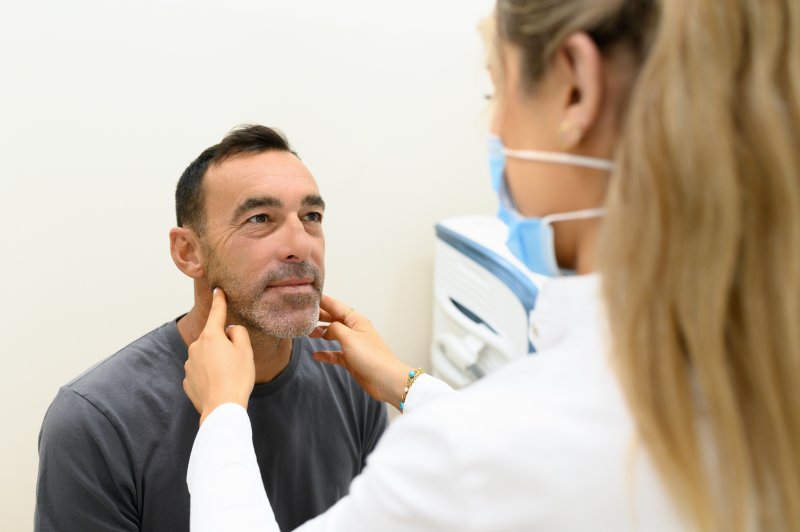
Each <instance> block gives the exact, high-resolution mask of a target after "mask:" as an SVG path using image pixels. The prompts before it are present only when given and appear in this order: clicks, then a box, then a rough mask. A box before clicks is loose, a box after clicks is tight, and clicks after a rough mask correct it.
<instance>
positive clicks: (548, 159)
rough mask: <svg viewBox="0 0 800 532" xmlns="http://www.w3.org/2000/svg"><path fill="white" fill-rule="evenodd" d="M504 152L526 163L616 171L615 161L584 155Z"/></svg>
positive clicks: (526, 151) (528, 151)
mask: <svg viewBox="0 0 800 532" xmlns="http://www.w3.org/2000/svg"><path fill="white" fill-rule="evenodd" d="M503 151H504V152H505V154H506V157H514V158H515V159H524V160H526V161H538V162H542V163H555V164H569V165H573V166H584V167H586V168H594V169H596V170H608V171H611V170H613V169H614V162H613V161H609V160H607V159H598V158H597V157H586V156H584V155H572V154H571V153H558V152H551V151H538V150H510V149H508V148H505V149H504V150H503Z"/></svg>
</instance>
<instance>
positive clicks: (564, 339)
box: [187, 275, 686, 532]
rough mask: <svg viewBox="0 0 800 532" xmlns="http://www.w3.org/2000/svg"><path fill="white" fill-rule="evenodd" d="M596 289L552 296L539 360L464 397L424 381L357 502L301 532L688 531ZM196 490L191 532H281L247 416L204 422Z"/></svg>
mask: <svg viewBox="0 0 800 532" xmlns="http://www.w3.org/2000/svg"><path fill="white" fill-rule="evenodd" d="M599 289H600V287H599V278H598V276H597V275H590V276H578V277H565V278H559V279H554V280H552V281H548V282H547V283H546V284H545V285H544V286H543V287H542V290H541V292H540V294H539V298H538V301H537V307H536V310H535V311H534V316H533V319H532V323H533V325H534V330H535V331H536V334H535V336H536V344H537V348H538V353H537V354H535V355H532V356H530V357H526V358H524V359H520V360H518V361H516V362H512V363H510V364H509V365H507V366H505V367H504V368H501V369H500V370H498V371H497V372H495V373H493V374H491V375H489V376H487V377H486V378H484V379H482V380H481V381H479V382H477V383H476V384H474V385H472V386H470V387H468V388H466V389H464V390H462V391H459V392H455V391H452V390H450V389H449V388H447V387H446V385H444V384H443V383H441V382H440V381H437V380H436V379H434V378H433V377H430V376H427V375H423V376H422V377H420V378H419V379H417V381H416V383H415V384H414V385H413V386H412V389H411V391H410V392H409V395H408V400H407V402H406V413H405V414H404V415H403V416H402V417H401V418H400V419H398V420H396V421H395V422H393V423H392V424H391V425H390V427H389V429H388V430H387V431H386V433H385V434H384V436H383V438H382V440H381V441H380V442H379V444H378V446H377V448H376V449H375V451H374V452H373V453H372V454H371V455H370V457H369V459H368V462H367V467H366V469H365V470H364V471H363V473H362V474H361V475H360V476H359V477H358V478H356V479H355V480H354V481H353V483H352V484H351V487H350V494H349V495H348V496H346V497H344V498H343V499H342V500H340V501H339V502H338V503H337V504H336V505H335V506H333V507H332V508H331V509H330V510H328V511H327V512H326V513H324V514H323V515H320V516H318V517H316V518H315V519H312V520H311V521H308V522H307V523H305V524H304V525H303V526H302V527H301V528H300V529H299V530H302V531H318V530H319V531H322V530H324V531H347V532H358V531H364V532H366V531H369V532H376V531H380V532H392V531H408V530H427V531H437V532H439V531H444V530H458V531H464V532H469V531H481V532H485V531H493V532H499V531H538V530H543V531H550V532H553V531H585V530H597V531H627V530H646V531H672V530H684V529H685V528H686V527H685V526H682V525H681V523H680V521H679V519H678V516H677V513H676V511H675V508H674V506H673V504H672V502H671V500H670V499H669V497H668V496H667V493H666V491H665V488H664V486H663V485H662V483H661V481H660V479H659V477H658V475H657V474H656V472H655V470H654V467H653V465H652V464H651V462H650V460H649V458H648V455H647V453H646V451H645V449H644V448H643V447H642V445H641V444H637V442H636V438H635V436H634V431H633V423H632V418H631V414H630V412H629V410H628V408H627V405H626V403H625V401H624V399H623V397H622V393H621V390H620V388H619V384H618V382H617V380H616V378H615V376H614V374H613V373H612V371H611V369H610V366H609V360H608V356H607V352H608V351H607V339H608V337H607V334H606V331H605V320H604V313H603V311H602V305H601V302H600V297H599ZM187 481H188V484H189V491H190V492H191V526H192V530H193V531H194V532H205V531H212V530H213V531H218V530H231V531H237V532H245V531H250V530H270V531H272V530H275V531H277V530H278V527H277V525H276V523H275V520H274V517H273V516H272V513H271V510H270V507H269V504H268V501H267V498H266V495H265V493H264V490H263V487H262V485H261V477H260V475H259V472H258V466H257V463H256V458H255V454H254V452H253V448H252V437H251V434H250V425H249V419H248V417H247V414H246V412H245V410H244V409H243V408H241V407H240V406H237V405H232V404H229V405H223V406H221V407H219V408H217V409H216V410H215V411H214V412H212V413H211V414H210V415H209V416H208V418H207V419H206V421H205V423H204V424H203V426H202V427H201V429H200V431H199V433H198V435H197V439H196V440H195V444H194V448H193V450H192V457H191V461H190V464H189V473H188V477H187Z"/></svg>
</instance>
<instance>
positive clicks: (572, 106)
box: [558, 32, 605, 149]
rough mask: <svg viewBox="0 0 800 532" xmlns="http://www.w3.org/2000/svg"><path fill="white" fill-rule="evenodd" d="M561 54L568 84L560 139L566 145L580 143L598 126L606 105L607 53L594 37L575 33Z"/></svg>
mask: <svg viewBox="0 0 800 532" xmlns="http://www.w3.org/2000/svg"><path fill="white" fill-rule="evenodd" d="M558 54H559V55H560V58H559V62H560V63H561V66H562V67H563V68H564V69H565V70H564V73H565V75H566V82H567V84H566V87H567V92H566V93H565V97H564V101H563V112H562V121H561V124H560V126H559V140H560V142H561V144H562V147H563V148H564V149H570V148H574V147H575V146H577V145H578V144H579V143H580V141H581V140H582V139H583V138H585V137H586V135H587V133H588V132H589V131H590V130H591V129H592V128H593V127H594V125H595V123H596V122H597V120H598V117H599V115H600V110H601V107H602V105H603V98H604V96H605V94H604V84H603V56H602V55H601V54H600V50H598V48H597V45H595V43H594V41H593V40H592V38H591V37H589V36H588V35H587V34H586V33H584V32H578V33H573V34H572V35H570V36H569V37H567V39H566V40H565V41H564V44H563V45H562V46H561V49H560V50H559V52H558Z"/></svg>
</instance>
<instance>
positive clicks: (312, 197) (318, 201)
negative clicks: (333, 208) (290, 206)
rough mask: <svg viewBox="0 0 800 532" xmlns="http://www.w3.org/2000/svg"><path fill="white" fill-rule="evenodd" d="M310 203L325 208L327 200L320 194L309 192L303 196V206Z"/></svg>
mask: <svg viewBox="0 0 800 532" xmlns="http://www.w3.org/2000/svg"><path fill="white" fill-rule="evenodd" d="M308 205H311V206H314V207H319V208H320V209H322V210H325V200H323V199H322V196H320V195H319V194H309V195H308V196H306V197H305V198H303V206H308Z"/></svg>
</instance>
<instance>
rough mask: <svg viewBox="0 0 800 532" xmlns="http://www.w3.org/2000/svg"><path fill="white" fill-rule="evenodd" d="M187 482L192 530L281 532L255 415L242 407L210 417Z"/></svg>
mask: <svg viewBox="0 0 800 532" xmlns="http://www.w3.org/2000/svg"><path fill="white" fill-rule="evenodd" d="M186 483H187V485H188V487H189V494H190V496H191V499H190V504H191V509H190V521H189V522H190V528H191V530H192V532H212V531H215V532H216V531H219V530H236V531H239V532H249V531H255V530H260V531H262V530H263V531H273V530H274V531H275V532H279V530H280V529H279V528H278V523H277V522H276V521H275V516H274V515H273V513H272V508H270V505H269V501H267V493H266V491H265V490H264V484H263V483H262V481H261V472H260V470H259V469H258V461H257V460H256V454H255V450H254V449H253V435H252V429H251V427H250V418H249V417H248V415H247V411H246V410H245V409H244V408H242V406H241V405H238V404H234V403H225V404H223V405H220V406H218V407H217V408H215V409H214V411H213V412H211V413H210V414H209V415H208V417H206V420H205V421H204V422H203V424H202V425H201V426H200V430H199V431H198V432H197V436H196V437H195V440H194V446H193V447H192V454H191V457H190V459H189V469H188V472H187V474H186Z"/></svg>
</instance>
